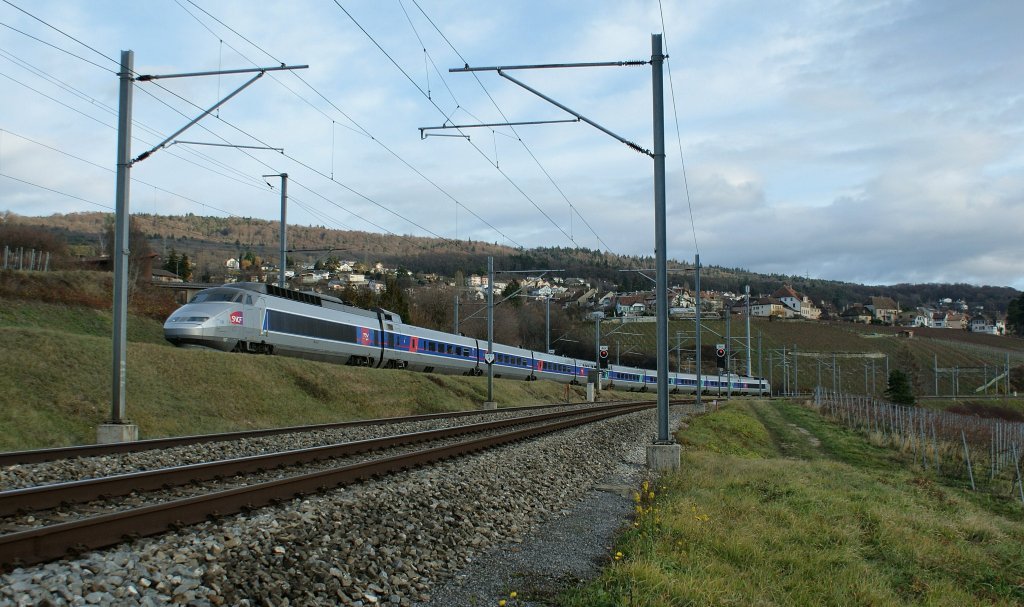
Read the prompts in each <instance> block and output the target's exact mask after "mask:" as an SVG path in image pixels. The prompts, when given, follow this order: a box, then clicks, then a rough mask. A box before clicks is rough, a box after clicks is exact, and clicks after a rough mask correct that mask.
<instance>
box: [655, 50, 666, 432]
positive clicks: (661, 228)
mask: <svg viewBox="0 0 1024 607" xmlns="http://www.w3.org/2000/svg"><path fill="white" fill-rule="evenodd" d="M664 61H665V56H664V55H663V54H662V52H661V35H660V34H653V35H652V36H651V86H652V90H653V97H654V102H653V111H654V252H655V256H656V260H657V263H656V267H657V276H656V278H657V283H658V284H657V285H655V288H656V289H657V291H656V299H657V301H656V303H655V305H656V306H657V308H658V309H657V314H658V356H657V359H658V440H657V442H659V443H668V442H670V440H669V434H668V251H667V250H666V246H667V239H666V236H665V232H666V229H665V223H666V217H665V95H664V90H663V75H662V64H663V63H664Z"/></svg>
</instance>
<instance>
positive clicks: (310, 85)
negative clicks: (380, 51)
mask: <svg viewBox="0 0 1024 607" xmlns="http://www.w3.org/2000/svg"><path fill="white" fill-rule="evenodd" d="M174 1H175V3H177V4H178V5H179V6H181V7H182V8H183V9H184V10H186V12H187V13H188V14H189V15H191V16H192V18H193V19H196V20H197V21H199V22H200V23H202V22H201V20H199V19H198V18H197V17H196V16H195V15H193V14H192V12H191V11H188V10H187V9H185V7H184V6H183V5H181V3H180V2H179V1H178V0H174ZM186 2H188V3H189V4H191V5H192V6H194V7H195V8H196V9H197V10H199V11H202V12H203V13H204V14H205V15H206V16H208V17H209V18H211V19H213V20H214V21H216V22H217V23H219V24H220V25H221V26H222V27H224V28H226V29H227V30H229V31H230V32H232V33H233V34H235V35H236V36H238V37H239V38H241V39H242V40H244V41H245V42H246V43H248V44H249V45H250V46H252V47H253V48H255V49H257V50H258V51H260V52H261V53H263V54H264V55H266V56H267V57H269V58H270V59H271V60H273V61H275V62H277V63H283V62H282V61H281V60H280V59H278V58H277V57H276V56H274V55H273V54H271V53H270V52H269V51H267V50H266V49H264V48H263V47H261V46H260V45H258V44H256V43H255V42H253V41H252V40H250V39H249V38H248V37H246V36H245V35H244V34H242V33H241V32H239V31H238V30H236V29H234V28H232V27H231V26H230V25H228V24H227V23H225V22H224V21H222V20H221V19H219V18H218V17H216V16H215V15H213V14H212V13H210V12H209V11H207V10H206V9H204V8H203V7H201V6H199V5H197V4H196V3H195V2H194V1H193V0H186ZM202 25H203V27H204V28H206V29H207V31H209V32H210V33H211V34H213V35H214V36H216V35H217V34H216V33H215V32H213V30H211V29H210V28H209V27H207V26H206V24H202ZM228 48H231V49H232V50H233V51H235V52H236V53H238V54H239V56H241V57H243V58H244V59H246V60H247V61H249V62H250V63H252V64H253V65H257V64H256V63H255V62H254V61H252V59H249V58H248V57H246V56H245V55H244V54H242V53H241V52H239V51H238V50H237V49H235V48H234V47H232V46H231V45H230V44H229V45H228ZM436 69H437V68H436V66H435V70H436ZM438 73H440V72H438ZM292 76H294V77H295V78H297V79H298V80H299V81H300V82H302V83H303V84H305V85H306V86H307V87H308V88H309V89H310V90H311V91H313V92H314V93H315V94H316V95H317V96H318V97H320V98H321V99H323V100H324V102H326V103H327V104H328V105H330V106H331V107H332V108H334V109H335V111H337V112H338V113H339V114H341V115H342V116H344V117H345V118H346V119H347V120H348V121H349V122H351V123H352V124H353V125H355V126H356V127H357V128H358V129H359V130H358V131H357V132H359V133H361V134H363V135H365V136H366V137H367V138H369V139H371V140H372V141H373V142H375V143H376V144H377V145H379V146H381V147H382V148H383V149H384V150H385V151H387V152H388V153H389V154H391V155H392V156H393V157H394V158H395V159H397V160H398V161H399V162H401V163H402V164H404V165H405V166H406V167H407V168H409V169H410V170H411V171H413V172H414V173H416V174H417V175H418V176H419V177H420V178H422V179H423V180H424V181H426V182H427V183H429V184H430V185H431V186H433V187H434V188H435V189H437V190H438V191H439V192H441V193H442V194H444V195H445V196H446V197H447V198H448V199H449V200H451V201H452V202H454V203H455V204H456V205H457V206H459V207H461V208H462V209H464V210H466V211H468V212H469V213H470V214H471V215H473V217H475V218H476V219H478V220H479V221H480V222H481V223H483V224H484V225H486V226H487V227H488V228H490V229H491V230H493V231H494V232H495V233H497V234H499V235H500V236H501V237H502V238H504V239H505V240H507V241H509V242H511V243H513V244H515V245H516V246H518V247H519V248H523V247H522V245H521V244H520V243H518V242H516V241H515V240H514V239H512V238H511V237H510V236H508V235H507V234H505V233H504V232H502V231H501V230H499V229H498V228H497V227H496V226H494V225H493V224H491V223H490V222H488V221H487V220H485V219H484V218H483V217H481V216H480V215H479V214H478V213H477V212H476V211H474V210H473V209H471V208H469V207H468V206H466V204H465V203H463V202H461V201H460V200H458V199H456V198H455V197H454V196H453V195H452V194H451V193H449V192H448V191H447V190H445V189H444V188H442V187H441V186H440V185H439V184H438V183H437V182H435V181H434V180H432V179H430V178H429V177H427V176H426V175H425V174H424V173H423V172H422V171H420V170H419V169H417V168H416V167H415V166H413V165H412V164H411V163H410V162H408V161H407V160H406V159H405V158H403V157H402V156H401V155H399V154H398V153H397V152H395V151H394V150H393V149H392V148H391V147H390V146H388V145H387V144H385V143H384V142H383V141H381V140H380V139H379V138H377V137H375V136H374V135H373V134H372V133H370V131H369V130H367V129H366V128H365V127H364V126H363V125H361V124H359V122H358V121H356V120H355V119H354V118H352V117H351V116H349V115H348V113H346V112H345V111H344V110H342V109H341V108H340V107H338V106H337V104H335V103H334V102H333V101H331V100H330V99H329V98H328V97H327V96H326V95H324V94H323V93H321V92H320V91H319V90H318V89H317V88H316V87H314V86H313V85H312V84H310V83H309V82H308V81H307V80H306V79H305V78H303V77H302V75H301V74H299V73H292ZM272 77H273V75H272ZM274 80H275V81H277V82H279V83H281V84H282V86H285V88H286V89H288V90H289V91H291V92H292V94H294V95H296V96H297V97H299V98H300V99H302V100H303V101H305V102H306V103H307V104H309V105H310V107H313V108H314V109H316V110H317V111H319V112H320V113H321V114H323V115H324V116H326V117H328V118H330V116H328V115H327V114H326V113H324V112H323V111H322V110H320V109H319V108H316V106H315V105H313V104H312V103H311V102H309V101H308V100H307V99H305V98H304V97H302V96H301V95H299V94H298V93H296V92H295V91H293V90H292V89H290V88H289V87H287V85H284V83H283V82H281V80H280V79H279V78H276V77H274ZM442 81H443V79H442ZM445 87H446V88H448V84H447V83H445ZM448 91H449V93H451V89H450V88H449V89H448ZM453 98H454V95H453ZM332 120H333V119H332ZM343 126H345V127H346V128H349V130H352V129H351V127H348V126H347V125H343Z"/></svg>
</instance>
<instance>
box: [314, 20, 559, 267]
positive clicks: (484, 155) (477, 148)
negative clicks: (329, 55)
mask: <svg viewBox="0 0 1024 607" xmlns="http://www.w3.org/2000/svg"><path fill="white" fill-rule="evenodd" d="M334 4H335V5H337V7H338V8H339V9H341V11H342V12H343V13H345V15H346V16H348V18H349V19H350V20H351V21H352V23H354V24H355V25H356V27H358V28H359V30H360V31H362V32H363V34H365V35H366V37H367V38H369V39H370V41H371V42H373V44H374V46H376V47H377V48H378V49H379V50H380V52H382V53H383V54H384V56H385V57H387V58H388V60H389V61H391V63H392V64H393V65H394V66H395V67H396V68H398V71H400V72H401V73H402V75H403V76H405V78H406V80H408V81H409V82H410V83H411V84H412V85H413V86H414V87H415V88H416V90H418V91H419V92H420V94H422V95H423V96H424V97H425V98H426V99H427V101H428V102H429V103H430V104H431V105H433V106H434V108H435V109H436V110H437V111H438V112H439V113H440V114H441V115H442V116H445V119H446V120H447V119H448V116H447V115H446V114H445V112H444V110H442V109H441V107H440V106H439V105H437V103H436V102H435V101H434V100H433V99H431V98H430V97H429V96H428V95H427V94H426V91H424V90H423V87H421V86H420V85H419V83H417V82H416V80H415V79H414V78H412V77H411V76H409V73H408V72H406V71H405V69H404V68H403V67H402V66H401V65H400V64H399V63H398V62H397V61H396V60H395V59H394V57H392V56H391V54H390V53H388V52H387V50H385V49H384V47H383V46H381V44H380V43H379V42H377V40H376V39H375V38H374V37H373V35H371V34H370V32H368V31H367V30H366V28H364V27H363V25H362V24H361V23H359V21H357V20H356V18H355V17H354V16H353V15H352V14H351V13H349V12H348V10H346V9H345V7H344V6H342V5H341V3H340V2H339V1H338V0H334ZM456 130H457V131H458V132H459V133H460V134H461V135H463V136H465V137H466V142H467V143H469V145H470V146H472V147H473V149H475V150H476V151H477V152H478V153H479V154H480V155H481V156H483V157H484V158H485V159H486V160H487V162H488V163H490V164H491V166H493V167H494V168H495V170H497V171H498V173H500V174H501V175H502V176H503V177H504V178H505V180H506V181H508V182H509V184H510V185H511V186H512V187H513V188H515V189H516V190H517V191H518V192H519V193H520V194H522V196H523V197H524V198H526V200H528V201H529V202H530V204H532V205H533V207H534V208H535V209H537V211H538V212H539V213H540V214H541V215H543V216H544V218H545V219H547V220H548V222H549V223H551V225H553V226H554V227H555V228H556V229H557V230H558V231H560V232H561V233H562V234H563V235H564V236H565V237H566V238H567V239H568V240H569V241H570V242H572V243H573V244H576V242H575V241H574V240H573V239H572V236H571V235H569V233H567V232H566V231H565V229H564V228H562V226H560V225H558V223H557V222H555V220H553V219H552V218H551V216H550V215H548V213H547V212H546V211H545V210H544V209H543V208H541V206H540V205H539V204H537V202H536V201H535V200H534V199H533V198H532V197H531V196H530V195H529V194H527V193H526V191H524V190H523V189H522V188H521V187H519V184H517V183H516V182H515V181H514V180H513V179H512V178H511V177H510V176H509V175H508V173H506V172H505V171H503V170H502V169H501V167H499V166H498V165H497V163H496V162H494V161H493V160H491V159H490V157H489V156H487V154H486V153H485V152H484V151H483V150H482V149H480V147H479V146H477V145H476V144H475V143H473V141H472V140H471V139H470V138H469V137H468V136H466V134H465V133H463V132H462V129H456ZM520 248H522V246H520Z"/></svg>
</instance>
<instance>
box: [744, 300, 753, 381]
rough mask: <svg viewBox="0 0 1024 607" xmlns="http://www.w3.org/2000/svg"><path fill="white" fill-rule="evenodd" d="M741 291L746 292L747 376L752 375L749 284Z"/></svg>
mask: <svg viewBox="0 0 1024 607" xmlns="http://www.w3.org/2000/svg"><path fill="white" fill-rule="evenodd" d="M743 291H744V293H746V296H747V309H746V313H747V377H753V375H752V369H751V360H750V358H751V357H750V354H751V351H750V285H746V286H745V287H744V288H743Z"/></svg>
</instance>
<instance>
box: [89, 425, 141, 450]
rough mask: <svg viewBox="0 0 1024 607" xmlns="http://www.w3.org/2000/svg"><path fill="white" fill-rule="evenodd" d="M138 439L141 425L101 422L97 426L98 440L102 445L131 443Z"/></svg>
mask: <svg viewBox="0 0 1024 607" xmlns="http://www.w3.org/2000/svg"><path fill="white" fill-rule="evenodd" d="M137 440H139V427H138V426H136V425H135V424H100V425H99V426H97V427H96V442H97V443H99V444H101V445H109V444H111V443H131V442H135V441H137Z"/></svg>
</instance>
